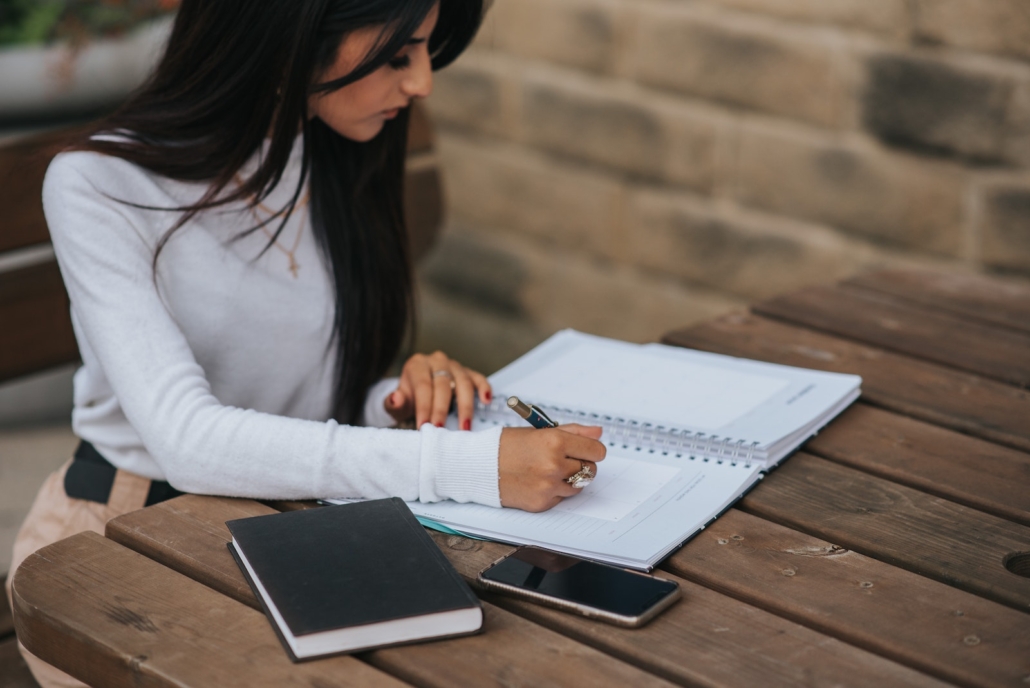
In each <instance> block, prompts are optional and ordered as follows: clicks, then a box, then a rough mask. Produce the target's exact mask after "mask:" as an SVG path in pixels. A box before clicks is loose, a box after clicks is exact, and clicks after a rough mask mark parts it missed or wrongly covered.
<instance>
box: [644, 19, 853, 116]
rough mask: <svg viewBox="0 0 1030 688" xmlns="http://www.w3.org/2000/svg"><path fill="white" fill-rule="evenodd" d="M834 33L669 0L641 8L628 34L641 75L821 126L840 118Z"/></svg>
mask: <svg viewBox="0 0 1030 688" xmlns="http://www.w3.org/2000/svg"><path fill="white" fill-rule="evenodd" d="M838 38H839V37H836V36H835V35H834V34H832V33H828V32H827V31H825V30H820V29H811V28H809V29H805V28H793V27H790V26H787V25H783V24H780V23H776V24H775V25H770V22H769V21H768V20H764V21H763V20H754V19H752V18H747V17H743V16H740V15H736V14H733V15H729V14H727V13H711V12H701V11H697V10H695V9H694V8H692V7H691V6H689V5H688V6H686V7H682V6H679V5H677V4H675V3H669V4H667V5H656V6H651V5H648V6H647V8H646V9H643V10H641V12H640V16H639V18H638V21H637V23H636V28H635V31H634V33H633V34H632V38H631V40H630V56H629V57H628V62H629V71H630V73H631V75H632V76H633V77H634V78H636V79H637V80H639V81H640V82H642V83H646V84H649V85H653V86H658V87H662V88H667V89H673V90H675V91H679V92H682V93H685V94H688V95H692V96H697V97H700V98H705V99H710V100H715V101H719V102H722V103H727V104H731V105H736V106H742V107H745V108H751V109H755V110H760V111H764V112H770V113H775V114H779V115H785V116H787V117H792V118H796V119H800V120H805V121H808V122H814V123H816V124H820V125H825V126H834V125H836V124H837V123H838V122H839V121H840V120H841V117H842V115H841V111H842V102H841V101H842V98H843V96H844V93H845V90H846V89H845V87H844V78H843V76H842V75H841V73H840V70H839V69H838V68H837V66H836V65H837V63H838V62H839V61H841V60H843V59H844V55H843V53H842V51H841V46H840V44H839V39H838Z"/></svg>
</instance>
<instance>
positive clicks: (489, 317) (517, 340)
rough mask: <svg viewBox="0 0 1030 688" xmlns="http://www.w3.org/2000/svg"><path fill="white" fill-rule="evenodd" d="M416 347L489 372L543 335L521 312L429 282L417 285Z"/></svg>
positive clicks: (544, 335) (535, 342) (501, 365)
mask: <svg viewBox="0 0 1030 688" xmlns="http://www.w3.org/2000/svg"><path fill="white" fill-rule="evenodd" d="M419 286H420V288H419V328H418V334H417V337H416V339H415V351H419V352H422V353H430V352H433V351H438V350H439V351H443V352H445V353H446V354H447V355H448V356H450V357H451V358H453V359H455V360H456V361H460V362H461V364H462V365H465V366H468V367H469V368H472V369H473V370H478V371H479V372H481V373H483V374H484V375H490V374H491V373H493V372H495V371H496V370H498V369H500V368H502V367H503V366H505V365H507V364H508V363H510V362H511V361H513V360H515V359H516V358H518V357H519V356H521V355H522V354H524V353H526V352H527V351H529V350H530V349H532V348H533V347H534V346H536V345H537V344H539V343H540V342H542V341H543V340H544V339H546V337H547V335H548V334H550V333H549V332H543V331H541V330H539V329H538V328H537V327H536V326H535V325H534V324H533V323H532V322H530V320H529V319H528V318H527V317H525V316H524V315H520V316H518V317H512V316H509V315H505V314H503V313H496V312H494V311H492V310H489V309H485V308H480V307H478V306H476V305H475V304H470V303H469V302H468V301H466V300H464V299H454V298H452V297H451V295H449V294H447V293H445V292H441V291H439V290H438V289H436V288H435V287H433V286H432V285H431V284H429V283H427V282H423V283H422V284H420V285H419Z"/></svg>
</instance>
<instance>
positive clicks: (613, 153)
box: [420, 0, 1030, 371]
mask: <svg viewBox="0 0 1030 688" xmlns="http://www.w3.org/2000/svg"><path fill="white" fill-rule="evenodd" d="M429 105H430V108H431V111H432V114H433V117H434V120H435V122H436V124H437V127H438V130H439V150H440V155H441V159H442V162H443V169H444V171H445V175H446V178H445V181H446V188H447V197H448V203H449V226H448V229H447V232H446V234H445V236H444V238H443V240H442V242H441V244H440V246H439V247H438V249H437V251H436V252H435V253H434V254H433V256H432V257H431V258H430V260H429V261H427V263H426V264H425V265H424V266H423V269H422V299H423V331H422V339H421V342H420V346H422V347H424V348H426V347H437V346H439V347H443V348H445V349H446V350H448V351H451V352H454V355H456V356H460V357H461V358H463V359H464V360H466V361H468V363H469V364H470V365H476V366H478V367H480V368H482V369H484V370H486V371H489V370H492V369H494V368H496V367H497V366H498V365H500V364H502V363H504V362H505V361H506V360H508V359H510V358H511V357H512V356H514V355H516V354H518V353H520V352H521V351H523V350H525V349H527V348H529V347H530V346H532V345H533V344H535V343H536V342H537V341H539V340H540V339H542V338H543V337H544V336H546V335H547V334H549V333H550V332H553V331H554V330H556V329H558V328H561V327H566V326H568V327H576V328H579V329H583V330H587V331H591V332H596V333H600V334H606V335H610V336H615V337H619V338H623V339H629V340H637V341H644V340H649V339H653V338H655V337H657V336H658V335H659V334H661V333H662V332H664V331H666V330H668V329H671V328H673V327H677V326H681V325H684V324H688V323H690V322H693V321H696V320H699V319H705V318H710V317H712V316H714V315H716V314H719V313H722V312H725V311H727V310H730V309H733V308H742V307H744V306H745V305H746V304H747V303H749V302H752V301H755V300H757V299H762V298H766V297H769V296H772V295H774V294H777V293H780V292H783V291H787V290H791V289H796V288H798V287H801V286H804V285H806V284H810V283H817V282H825V281H828V280H834V279H838V278H842V277H844V276H847V275H850V274H853V273H856V272H859V271H863V270H867V269H871V268H874V267H879V266H887V265H891V266H895V265H928V266H936V267H942V268H944V269H956V270H973V271H987V272H994V273H999V274H1003V275H1005V276H1007V278H1010V279H1026V278H1028V277H1030V2H1028V1H1027V0H694V1H690V0H496V2H495V5H494V8H493V9H492V11H491V13H490V15H489V17H488V19H487V22H486V25H485V26H484V29H483V31H482V33H481V35H480V37H479V39H478V40H477V43H476V45H475V46H474V48H473V49H472V50H470V51H469V52H468V53H467V54H465V55H464V56H463V57H462V58H461V59H460V60H459V61H458V62H457V63H456V64H455V65H453V66H452V67H450V68H448V69H447V70H445V71H443V72H441V73H440V74H439V75H438V78H437V82H436V91H435V93H434V94H433V96H432V97H431V98H430V102H429Z"/></svg>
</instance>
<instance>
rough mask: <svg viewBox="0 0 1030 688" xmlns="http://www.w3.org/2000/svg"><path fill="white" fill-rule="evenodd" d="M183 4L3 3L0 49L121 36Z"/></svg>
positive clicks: (158, 0) (172, 0) (120, 0)
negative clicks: (2, 47) (21, 45)
mask: <svg viewBox="0 0 1030 688" xmlns="http://www.w3.org/2000/svg"><path fill="white" fill-rule="evenodd" d="M178 6H179V0H0V46H8V45H19V44H27V43H52V42H54V41H67V42H69V43H70V44H71V45H72V46H73V47H80V46H82V45H84V44H85V43H87V42H88V41H89V40H90V39H91V38H98V37H104V36H120V35H122V34H124V33H126V32H127V31H130V30H131V29H132V28H134V27H135V26H137V25H139V24H142V23H144V22H147V21H149V20H151V19H154V18H156V17H159V16H161V15H163V14H168V13H170V12H174V11H175V9H176V8H177V7H178Z"/></svg>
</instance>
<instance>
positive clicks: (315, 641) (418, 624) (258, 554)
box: [226, 498, 483, 661]
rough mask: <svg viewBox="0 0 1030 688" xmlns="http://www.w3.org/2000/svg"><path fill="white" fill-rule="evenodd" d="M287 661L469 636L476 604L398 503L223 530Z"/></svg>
mask: <svg viewBox="0 0 1030 688" xmlns="http://www.w3.org/2000/svg"><path fill="white" fill-rule="evenodd" d="M226 525H227V526H228V527H229V531H230V532H231V533H232V538H233V539H232V542H230V543H229V550H230V551H231V552H232V554H233V557H235V559H236V562H237V563H238V564H239V565H240V568H241V569H242V570H243V573H244V575H245V576H246V577H247V581H248V582H249V583H250V586H251V587H252V588H253V589H254V593H255V594H256V595H257V597H258V599H259V600H261V603H262V605H263V606H264V608H265V612H266V613H267V615H268V617H269V619H270V620H271V622H272V625H273V627H274V628H275V629H276V631H277V632H278V634H279V637H280V639H281V640H282V642H283V645H284V646H285V647H286V650H287V652H288V654H289V655H290V657H291V658H292V659H293V660H294V661H297V660H302V659H309V658H313V657H319V656H324V655H329V654H337V653H345V652H355V651H358V650H367V649H371V648H376V647H383V646H385V645H397V644H401V643H409V642H415V641H419V640H429V639H432V638H442V637H449V636H456V635H464V634H468V633H474V632H476V631H478V630H479V629H480V628H481V626H482V624H483V611H482V608H481V606H480V604H479V600H478V599H477V598H476V596H475V595H474V594H473V593H472V591H471V590H470V589H469V587H468V585H466V584H465V582H464V581H463V580H462V579H461V577H460V576H459V575H458V573H457V571H455V570H454V567H452V566H451V565H450V562H448V561H447V559H446V558H445V557H444V556H443V554H442V553H441V552H440V550H439V548H438V547H437V546H436V545H435V544H434V543H433V541H432V539H431V538H430V537H429V535H428V534H427V533H426V532H425V530H424V529H423V528H422V526H421V525H419V523H418V522H417V521H416V520H415V517H414V516H413V515H412V514H411V511H410V510H409V509H408V506H407V505H406V504H405V503H404V502H403V501H401V500H400V499H396V498H393V499H377V500H373V501H367V502H360V503H355V504H345V505H341V506H329V507H322V508H319V509H308V510H304V511H293V512H287V513H281V514H270V515H267V516H255V517H252V518H243V519H237V520H234V521H227V522H226Z"/></svg>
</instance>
